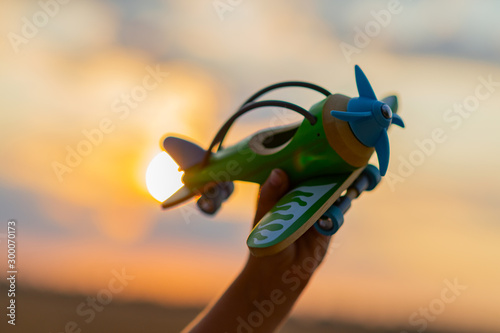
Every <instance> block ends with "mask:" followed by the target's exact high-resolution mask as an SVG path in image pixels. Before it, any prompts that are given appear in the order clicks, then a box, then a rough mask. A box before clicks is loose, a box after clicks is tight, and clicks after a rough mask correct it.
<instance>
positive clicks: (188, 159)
mask: <svg viewBox="0 0 500 333" xmlns="http://www.w3.org/2000/svg"><path fill="white" fill-rule="evenodd" d="M163 149H165V151H166V152H167V153H168V154H169V155H170V156H171V157H172V158H173V159H174V161H175V162H176V163H177V165H179V168H180V169H181V170H186V169H189V168H190V167H192V166H195V165H196V164H198V163H201V161H202V160H203V157H204V156H205V150H204V149H203V148H201V147H200V146H198V145H196V144H194V143H192V142H189V141H187V140H184V139H181V138H176V137H175V136H169V137H166V138H165V140H163Z"/></svg>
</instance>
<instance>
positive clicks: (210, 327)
mask: <svg viewBox="0 0 500 333" xmlns="http://www.w3.org/2000/svg"><path fill="white" fill-rule="evenodd" d="M288 185H289V183H288V177H287V175H286V174H285V172H283V171H282V170H278V169H275V170H273V172H272V173H271V175H270V176H269V178H268V179H267V181H266V182H265V183H264V184H263V185H262V187H261V191H260V195H259V200H258V203H257V212H256V214H255V219H254V223H253V224H254V225H255V224H256V223H257V222H258V221H259V220H260V219H261V218H262V217H263V216H264V215H265V214H266V213H267V212H268V211H269V210H270V209H271V208H272V207H273V206H274V205H275V204H276V203H277V202H278V200H279V199H280V198H281V197H282V196H283V195H284V194H285V193H286V192H287V190H288ZM329 238H330V237H326V236H323V235H321V234H320V233H319V232H317V231H316V230H315V229H314V228H310V229H309V230H308V231H306V233H305V234H303V235H302V236H301V237H300V238H299V239H297V240H296V241H295V243H293V244H291V245H290V246H289V247H287V248H286V249H284V250H283V251H281V252H279V253H277V254H274V255H271V256H267V257H255V256H253V255H250V257H249V258H248V261H247V264H246V266H245V268H244V269H243V271H242V272H241V273H240V275H239V276H238V277H237V278H236V280H234V282H233V283H232V284H231V286H229V288H228V289H227V290H226V292H225V293H224V294H223V295H222V296H221V297H220V298H219V299H218V300H217V302H215V303H214V304H213V305H211V306H209V307H207V308H206V309H205V310H204V311H203V312H202V313H201V314H200V315H199V316H198V318H196V319H195V320H194V321H193V322H192V323H191V324H190V325H189V326H188V327H186V329H185V331H184V332H190V333H195V332H253V333H268V332H274V331H275V330H276V329H277V328H278V327H279V326H280V324H281V323H283V321H284V320H285V318H286V317H287V316H288V314H289V313H290V310H291V309H292V307H293V305H294V304H295V301H296V300H297V298H298V297H299V296H300V294H301V292H302V291H303V290H304V287H305V286H306V284H307V282H309V279H310V278H311V275H312V273H313V272H314V271H315V270H316V268H317V267H318V265H319V263H320V262H321V260H323V257H324V255H325V253H326V250H327V248H328V243H329V241H330V239H329Z"/></svg>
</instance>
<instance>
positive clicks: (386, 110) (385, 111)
mask: <svg viewBox="0 0 500 333" xmlns="http://www.w3.org/2000/svg"><path fill="white" fill-rule="evenodd" d="M380 111H382V115H383V116H384V118H385V119H391V118H392V110H391V107H390V106H389V105H387V104H383V105H382V106H381V107H380Z"/></svg>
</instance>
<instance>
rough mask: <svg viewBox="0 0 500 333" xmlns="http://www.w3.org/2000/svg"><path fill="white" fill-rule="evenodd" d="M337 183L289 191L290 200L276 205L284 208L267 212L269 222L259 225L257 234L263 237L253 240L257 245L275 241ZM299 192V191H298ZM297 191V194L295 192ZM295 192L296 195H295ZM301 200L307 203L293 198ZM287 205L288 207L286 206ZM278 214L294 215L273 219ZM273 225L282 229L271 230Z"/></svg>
mask: <svg viewBox="0 0 500 333" xmlns="http://www.w3.org/2000/svg"><path fill="white" fill-rule="evenodd" d="M335 185H336V184H335V183H333V184H326V185H316V186H300V187H297V188H296V189H294V190H292V191H291V192H289V193H288V194H287V195H286V197H290V199H289V201H290V202H287V203H285V204H283V205H280V206H276V207H275V209H276V208H283V209H279V210H276V211H271V212H269V213H267V214H266V215H265V216H264V217H263V220H264V221H266V220H267V221H269V222H263V223H261V224H259V225H258V227H257V229H256V231H255V235H254V236H257V235H259V236H260V237H259V238H261V239H259V238H257V237H254V238H253V242H254V243H255V244H257V245H261V244H266V243H270V242H272V241H274V240H275V239H276V238H278V237H279V236H280V235H281V234H283V232H285V231H286V230H287V229H288V228H290V226H292V225H293V224H294V223H295V222H296V221H297V220H298V219H299V218H300V217H301V216H302V215H303V214H304V213H305V212H307V210H308V209H309V208H311V206H312V205H313V204H314V203H315V202H316V201H318V200H319V199H320V198H321V197H322V196H323V195H324V194H325V193H327V192H328V191H329V190H331V189H332V188H333V187H334V186H335ZM297 192H298V193H297ZM300 192H304V193H307V194H312V195H311V196H306V195H303V194H301V193H300ZM295 193H297V194H295ZM294 194H295V195H294ZM297 199H298V200H299V201H302V202H305V205H303V206H302V205H300V204H299V203H298V202H296V201H291V200H297ZM285 207H286V208H285ZM276 215H278V216H279V215H285V216H286V215H292V217H291V218H289V219H286V220H284V219H282V218H279V217H276V219H273V216H276ZM273 225H278V226H281V228H280V229H278V230H269V229H268V227H269V226H273Z"/></svg>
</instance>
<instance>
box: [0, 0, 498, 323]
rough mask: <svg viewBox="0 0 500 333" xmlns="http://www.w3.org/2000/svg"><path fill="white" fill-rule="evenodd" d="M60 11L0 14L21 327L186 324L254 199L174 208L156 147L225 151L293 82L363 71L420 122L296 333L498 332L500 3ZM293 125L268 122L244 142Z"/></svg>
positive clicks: (9, 208)
mask: <svg viewBox="0 0 500 333" xmlns="http://www.w3.org/2000/svg"><path fill="white" fill-rule="evenodd" d="M59 1H60V2H58V1H56V0H42V1H40V2H38V1H27V0H23V1H21V0H19V1H10V2H8V3H3V5H2V6H3V7H2V8H3V9H2V11H1V12H0V33H1V35H2V36H3V38H2V39H1V42H0V92H1V93H0V96H1V97H0V110H1V120H0V133H1V134H0V135H1V140H0V158H1V162H0V221H2V224H1V225H2V230H0V248H1V251H0V262H1V265H0V267H1V268H2V271H1V273H0V274H2V281H4V282H5V281H6V280H5V277H6V274H7V273H6V271H7V268H6V262H7V255H6V254H7V246H6V233H7V221H8V220H9V219H15V220H17V250H18V256H17V264H18V276H17V278H18V280H17V283H18V284H17V291H18V293H17V301H18V310H17V311H18V313H17V325H16V329H17V330H18V331H20V332H21V331H22V332H32V331H35V329H36V331H45V332H65V329H66V331H68V330H67V326H68V323H69V326H70V327H73V326H72V325H73V324H71V323H75V324H74V325H76V326H75V327H78V328H79V329H81V330H82V331H83V332H105V331H106V332H108V331H110V330H111V331H118V329H119V330H120V331H121V332H137V331H150V332H160V331H162V332H176V331H179V330H180V329H181V328H182V327H183V326H185V325H186V324H187V323H188V322H189V321H190V320H192V319H193V318H194V316H195V315H196V314H197V312H198V311H199V310H200V309H201V308H203V307H204V306H205V305H206V304H207V303H208V302H210V301H211V300H213V299H214V298H216V297H217V296H218V295H220V294H221V293H222V292H223V291H224V290H225V288H226V287H227V286H228V284H229V283H230V282H231V281H232V280H233V279H234V277H235V276H236V274H238V272H239V271H240V269H241V267H242V265H243V264H244V262H245V260H246V255H247V248H246V244H245V240H246V237H247V235H248V233H249V230H250V221H251V220H252V217H253V213H254V205H255V204H254V203H255V197H256V195H257V192H258V187H257V186H256V185H254V184H241V183H238V184H236V187H237V188H236V190H235V193H234V195H233V196H232V197H231V198H230V199H229V200H228V202H227V203H226V204H225V206H224V207H223V208H222V210H221V211H220V213H219V214H218V215H217V216H216V217H214V218H209V217H206V216H204V215H202V214H201V213H199V212H198V211H197V210H196V207H195V204H194V203H189V204H188V205H186V206H183V207H181V208H179V209H174V210H169V211H162V210H161V209H160V206H159V203H158V202H157V201H156V200H155V199H154V198H152V197H151V195H150V194H149V193H148V190H147V188H146V182H145V174H146V169H147V166H148V164H149V162H150V161H151V159H152V158H153V157H154V156H155V155H156V154H157V153H159V152H160V148H159V141H160V138H161V137H162V136H163V135H164V134H165V133H180V134H182V135H183V136H185V137H190V138H192V139H193V140H194V141H195V142H197V143H198V144H200V145H201V146H202V147H204V148H207V147H208V145H209V143H210V141H211V140H212V138H213V136H214V135H215V133H216V132H217V130H218V129H219V126H220V125H221V124H222V123H223V122H224V121H225V120H226V119H227V118H228V117H230V116H231V115H232V113H233V112H234V111H235V110H236V108H237V107H238V106H239V104H240V103H241V102H243V101H244V100H245V99H246V98H247V97H248V96H250V95H251V94H252V93H254V92H255V91H256V90H258V89H260V88H262V87H264V86H266V85H269V84H271V83H275V82H278V81H283V80H303V81H310V82H314V83H316V84H319V85H321V86H324V87H325V88H327V89H328V90H330V91H332V92H339V93H343V94H345V95H348V96H357V91H356V86H355V81H354V69H353V67H354V65H355V64H359V65H360V66H361V67H362V68H363V70H364V71H365V73H366V75H367V76H368V78H369V79H370V81H371V83H372V85H373V88H374V90H375V92H376V93H377V95H378V97H383V96H385V95H388V94H391V93H397V94H398V96H399V98H400V109H399V113H400V115H401V116H402V117H403V119H404V120H405V122H406V125H407V127H406V128H405V129H404V130H401V129H399V128H394V129H392V130H391V133H390V139H391V152H392V154H391V155H392V156H391V163H390V165H389V173H388V175H387V176H386V177H385V179H384V181H383V182H382V183H381V184H380V185H379V187H378V188H377V189H376V190H375V191H374V192H372V193H367V194H365V195H363V196H362V197H361V198H360V199H359V200H357V201H356V202H355V203H354V206H353V208H352V209H351V210H350V211H349V212H348V214H347V216H346V221H345V224H344V226H343V227H342V229H341V230H340V232H339V233H338V234H337V235H336V236H335V240H334V242H333V244H332V245H331V248H330V251H329V256H328V258H327V260H326V261H325V262H324V264H323V265H322V267H321V269H320V270H319V271H318V273H317V274H316V276H315V277H314V280H313V281H312V283H311V284H310V285H309V286H308V288H307V290H306V291H305V293H304V294H303V296H302V298H301V299H300V300H299V302H298V303H297V304H296V306H295V308H294V310H293V313H292V318H291V319H290V320H289V321H288V322H287V324H286V325H285V326H284V328H283V329H282V332H296V331H297V332H298V331H302V332H304V331H308V332H330V331H336V332H358V331H373V332H375V331H381V332H388V331H391V332H392V331H393V332H401V331H403V330H405V331H407V332H416V331H419V332H423V331H426V332H500V310H499V309H500V306H499V302H500V283H499V281H500V265H499V258H500V246H499V245H498V244H499V239H500V224H499V216H500V205H499V203H498V199H499V198H500V190H499V186H500V177H498V174H497V171H498V169H499V168H500V158H499V154H498V147H500V134H499V132H498V130H497V129H496V127H497V124H498V122H499V121H500V112H499V106H500V58H499V55H500V44H499V43H498V32H499V31H500V21H498V15H497V14H498V12H499V11H500V2H498V1H451V0H449V1H409V0H401V1H349V2H346V1H326V0H315V1H307V2H306V1H284V0H280V1H272V2H270V1H244V0H243V1H229V0H221V1H215V0H205V1H166V0H145V1H140V2H139V1H130V0H101V1H94V0H88V1H67V2H66V3H63V2H64V1H62V0H59ZM272 96H273V97H276V98H280V99H284V100H287V101H290V102H295V103H298V104H300V105H303V106H304V107H306V108H309V107H310V106H311V105H312V104H314V103H316V102H317V101H319V100H320V99H321V96H320V95H318V94H316V93H314V92H307V91H306V92H302V91H300V90H296V89H290V90H284V91H280V92H278V93H275V94H274V95H272ZM297 119H300V118H296V116H294V115H291V114H290V113H289V112H283V111H281V110H276V109H275V110H273V109H268V110H265V109H263V110H261V111H256V112H255V113H254V114H253V115H248V116H244V117H243V118H241V119H240V120H239V121H238V122H237V124H236V126H235V128H234V129H233V130H232V131H231V132H230V134H229V137H228V140H229V142H231V141H232V142H235V141H237V140H239V139H241V138H243V137H245V136H247V135H249V134H251V133H252V132H254V131H256V130H258V129H261V128H263V127H269V126H270V124H273V125H276V124H281V123H282V122H289V121H294V120H297ZM374 163H376V158H375V160H374ZM176 176H177V175H176V174H175V173H172V179H174V178H176ZM172 187H173V190H175V189H176V188H175V183H174V182H173V183H172ZM117 276H121V280H120V279H118V278H117ZM124 276H125V278H124ZM113 283H114V284H115V285H113ZM120 285H121V288H116V286H120ZM6 295H7V290H6V285H3V286H2V290H1V296H0V302H2V304H1V305H2V306H1V307H2V309H3V310H2V312H3V311H6V310H5V306H7V296H6ZM89 298H90V299H92V298H94V299H97V301H98V302H99V303H98V305H96V306H95V307H92V306H91V305H89V304H90V303H89ZM99 304H100V305H99ZM2 317H3V319H2V323H1V324H0V325H2V327H7V326H8V328H9V329H13V327H11V326H10V325H7V324H6V317H5V314H2ZM228 320H230V319H228ZM4 325H5V326H4Z"/></svg>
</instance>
